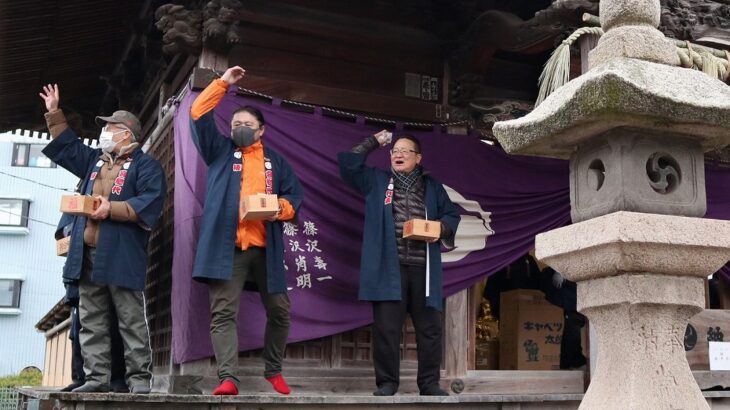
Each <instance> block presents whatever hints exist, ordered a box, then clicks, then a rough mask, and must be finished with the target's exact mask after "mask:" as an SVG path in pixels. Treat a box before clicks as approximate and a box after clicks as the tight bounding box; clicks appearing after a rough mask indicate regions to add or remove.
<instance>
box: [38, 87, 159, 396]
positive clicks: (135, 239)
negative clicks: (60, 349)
mask: <svg viewBox="0 0 730 410" xmlns="http://www.w3.org/2000/svg"><path fill="white" fill-rule="evenodd" d="M40 96H41V98H43V100H44V102H45V105H46V109H47V110H48V112H47V113H46V114H45V118H46V123H47V125H48V130H49V132H50V134H51V136H52V137H53V141H51V143H50V144H48V145H47V146H46V148H45V149H44V150H43V153H44V154H45V155H46V156H47V157H48V158H50V159H51V160H52V161H54V162H55V163H56V164H58V165H60V166H61V167H63V168H65V169H66V170H68V171H70V172H71V173H73V174H74V175H76V176H78V177H79V178H81V179H83V183H82V186H81V193H82V194H85V195H92V196H94V197H96V198H97V199H99V201H100V203H99V206H98V208H97V209H96V211H95V212H94V213H93V214H92V215H90V216H89V217H88V218H87V217H84V216H76V217H74V222H73V228H72V230H71V243H70V246H69V251H68V256H67V258H66V264H65V265H64V268H63V277H64V280H71V281H72V280H78V284H79V319H80V320H81V332H80V334H79V338H80V340H81V353H82V355H83V358H84V373H85V374H86V379H85V383H84V384H83V385H82V386H80V387H77V388H75V389H74V390H73V391H74V392H106V391H109V383H110V368H111V342H110V336H109V334H110V322H111V320H112V319H111V316H110V309H109V307H110V306H113V307H114V309H116V312H117V317H118V325H119V333H120V334H121V336H122V340H123V342H124V356H125V361H126V365H127V373H126V381H127V385H128V386H129V389H130V391H131V392H132V393H149V392H150V388H151V382H152V373H151V367H152V351H151V348H150V339H149V330H148V328H147V321H146V317H145V311H144V287H145V276H146V272H147V243H148V241H149V236H150V231H151V229H152V227H153V226H154V225H155V223H156V222H157V219H158V218H159V216H160V214H161V213H162V205H163V203H164V201H165V192H166V187H165V175H164V173H163V171H162V167H161V166H160V164H159V162H157V160H155V159H154V158H152V157H150V156H149V155H147V154H145V153H143V152H142V150H141V149H140V144H139V143H138V142H137V139H138V138H140V137H141V134H142V127H141V126H140V123H139V120H138V119H137V117H135V116H134V115H133V114H131V113H129V112H127V111H116V112H114V114H112V115H111V116H110V117H96V120H97V122H100V123H103V124H105V125H104V128H102V132H101V135H100V136H99V148H97V149H93V148H90V147H88V146H86V145H84V144H83V143H82V142H81V140H80V139H79V138H78V137H77V136H76V134H75V133H74V132H73V131H72V130H71V129H70V128H69V126H68V124H67V122H66V118H65V117H64V115H63V112H62V111H61V110H60V109H58V101H59V90H58V86H57V85H51V84H49V85H47V86H45V87H43V92H41V93H40Z"/></svg>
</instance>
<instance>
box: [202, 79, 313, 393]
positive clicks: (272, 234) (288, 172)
mask: <svg viewBox="0 0 730 410" xmlns="http://www.w3.org/2000/svg"><path fill="white" fill-rule="evenodd" d="M244 73H245V71H244V70H243V69H242V68H241V67H238V66H236V67H231V68H229V69H228V70H226V72H225V73H224V74H223V76H222V77H221V78H220V79H217V80H214V81H213V82H212V83H211V84H210V85H209V86H208V87H207V88H206V89H205V90H204V91H203V92H202V93H201V94H200V95H199V96H198V97H197V98H196V99H195V101H194V102H193V105H192V107H191V109H190V117H191V127H192V138H193V142H194V143H195V146H196V148H197V149H198V152H199V153H200V155H201V156H202V158H203V160H204V161H205V163H206V164H207V165H208V181H207V182H208V186H207V191H206V197H205V205H204V208H203V220H202V224H201V228H200V237H199V240H198V249H197V252H196V257H195V266H194V268H193V278H194V279H196V280H198V281H202V282H205V283H207V284H208V287H209V288H208V289H209V298H210V310H211V314H212V320H211V324H210V335H211V339H212V342H213V350H214V352H215V358H216V362H217V363H218V378H219V379H220V382H221V383H220V385H219V386H218V387H217V388H216V389H215V390H213V394H214V395H235V394H238V386H237V384H238V381H239V380H238V378H237V377H236V374H235V371H236V366H237V363H238V333H237V329H236V320H237V317H238V309H239V302H240V296H241V291H242V290H243V289H244V287H245V288H246V289H251V287H249V286H247V285H254V288H257V289H258V292H259V294H260V295H261V302H262V303H263V304H264V307H265V308H266V316H267V322H266V332H265V335H264V351H263V359H264V364H265V371H264V377H266V380H268V381H269V382H270V383H271V384H272V386H273V387H274V389H275V390H276V391H277V392H279V393H282V394H289V393H290V392H291V390H290V389H289V386H288V385H287V384H286V381H285V380H284V378H283V377H282V375H281V362H282V359H283V357H284V351H285V350H286V340H287V337H288V335H289V323H290V318H289V308H290V304H289V297H288V296H287V294H286V273H285V269H284V241H283V238H282V230H283V225H282V222H283V221H288V220H291V219H293V218H294V216H295V215H296V212H297V210H298V209H299V206H300V205H301V203H302V198H303V193H302V188H301V186H300V185H299V181H298V180H297V177H296V176H295V175H294V172H293V171H292V169H291V167H290V166H289V164H288V163H287V162H286V161H285V160H284V158H282V157H281V156H280V155H279V154H277V153H276V152H275V151H273V150H271V149H270V148H268V147H264V145H263V141H262V140H261V137H262V136H263V135H264V132H265V129H266V127H265V125H266V123H265V120H264V117H263V114H261V112H260V111H259V110H258V109H256V108H254V107H250V106H246V107H242V108H239V109H238V110H237V111H235V112H234V113H233V118H232V119H231V138H227V137H226V136H224V135H223V134H221V132H220V131H219V130H218V128H217V127H216V124H215V119H214V114H213V109H214V108H215V106H216V105H218V103H220V101H221V100H222V99H223V97H224V96H225V93H226V90H227V89H228V86H229V85H231V84H235V83H236V82H237V81H239V80H240V79H242V78H243V76H244ZM258 193H266V194H275V195H277V196H278V199H279V213H278V214H276V215H275V216H273V217H271V218H269V220H268V221H263V220H241V219H240V215H239V205H240V201H241V200H242V199H243V198H244V197H245V196H247V195H253V194H258Z"/></svg>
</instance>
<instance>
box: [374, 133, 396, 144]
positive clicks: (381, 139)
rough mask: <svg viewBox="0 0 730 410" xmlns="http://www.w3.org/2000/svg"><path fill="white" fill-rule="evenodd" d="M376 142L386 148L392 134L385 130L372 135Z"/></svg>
mask: <svg viewBox="0 0 730 410" xmlns="http://www.w3.org/2000/svg"><path fill="white" fill-rule="evenodd" d="M373 137H375V139H376V140H378V143H379V144H380V146H381V147H383V146H386V145H388V144H390V141H391V140H392V139H393V133H391V132H388V131H387V130H382V131H380V132H379V133H377V134H375V135H373Z"/></svg>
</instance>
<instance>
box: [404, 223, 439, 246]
mask: <svg viewBox="0 0 730 410" xmlns="http://www.w3.org/2000/svg"><path fill="white" fill-rule="evenodd" d="M440 236H441V222H439V221H427V220H425V219H411V220H408V221H406V222H405V223H404V224H403V237H404V238H407V239H415V240H418V241H429V242H430V241H433V240H436V239H438V238H439V237H440Z"/></svg>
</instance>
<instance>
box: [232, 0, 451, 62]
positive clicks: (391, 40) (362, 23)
mask: <svg viewBox="0 0 730 410" xmlns="http://www.w3.org/2000/svg"><path fill="white" fill-rule="evenodd" d="M242 3H243V8H242V10H241V12H240V13H239V16H240V19H241V22H242V23H244V25H246V24H248V25H261V26H267V27H272V28H276V29H280V30H282V31H287V32H296V33H297V34H298V35H305V36H311V37H319V38H325V39H328V40H338V41H342V42H346V43H350V44H352V45H361V46H362V45H364V46H368V45H370V46H397V47H399V48H400V49H401V50H402V51H411V52H412V51H413V50H414V49H415V50H431V51H433V50H439V47H440V43H441V42H440V40H439V39H438V37H436V36H435V35H433V34H431V33H428V32H427V31H425V30H421V29H417V28H414V27H407V26H402V25H398V24H393V23H389V22H385V21H379V20H374V19H368V18H358V17H352V16H343V15H340V14H337V13H331V12H328V11H322V10H315V9H312V8H309V7H301V6H295V5H291V4H285V3H281V2H273V1H267V0H247V1H245V2H242ZM291 16H296V19H292V17H291Z"/></svg>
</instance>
